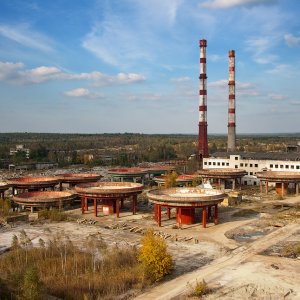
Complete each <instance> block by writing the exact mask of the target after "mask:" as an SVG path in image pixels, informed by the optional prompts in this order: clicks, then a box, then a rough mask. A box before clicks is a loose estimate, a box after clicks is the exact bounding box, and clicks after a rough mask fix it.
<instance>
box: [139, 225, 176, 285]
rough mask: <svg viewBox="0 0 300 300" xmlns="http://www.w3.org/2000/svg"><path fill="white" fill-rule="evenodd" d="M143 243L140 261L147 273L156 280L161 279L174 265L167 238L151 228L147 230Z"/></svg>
mask: <svg viewBox="0 0 300 300" xmlns="http://www.w3.org/2000/svg"><path fill="white" fill-rule="evenodd" d="M141 244H142V248H141V252H140V255H139V261H140V262H142V264H143V266H144V269H145V271H146V275H147V276H148V277H150V278H151V279H153V280H155V281H159V280H161V279H162V278H163V276H164V275H167V274H169V273H170V272H171V270H172V269H173V266H174V265H173V261H172V256H171V254H170V253H169V252H168V251H167V244H166V242H165V240H164V239H163V238H162V237H160V236H155V235H154V232H153V229H150V230H148V231H146V232H145V235H144V237H143V238H142V241H141Z"/></svg>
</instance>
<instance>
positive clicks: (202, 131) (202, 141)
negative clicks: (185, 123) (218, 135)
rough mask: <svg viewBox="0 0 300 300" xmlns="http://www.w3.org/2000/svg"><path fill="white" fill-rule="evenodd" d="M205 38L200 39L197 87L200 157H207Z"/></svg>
mask: <svg viewBox="0 0 300 300" xmlns="http://www.w3.org/2000/svg"><path fill="white" fill-rule="evenodd" d="M206 46H207V44H206V40H201V41H200V76H199V80H200V87H199V147H198V154H199V155H200V158H204V157H208V146H207V93H206V79H207V77H206Z"/></svg>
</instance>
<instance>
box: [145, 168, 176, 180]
mask: <svg viewBox="0 0 300 300" xmlns="http://www.w3.org/2000/svg"><path fill="white" fill-rule="evenodd" d="M141 169H145V170H147V172H148V174H149V176H150V175H153V177H155V176H160V175H164V174H166V173H167V172H171V171H175V167H173V166H147V167H141Z"/></svg>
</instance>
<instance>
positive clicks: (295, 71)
mask: <svg viewBox="0 0 300 300" xmlns="http://www.w3.org/2000/svg"><path fill="white" fill-rule="evenodd" d="M266 73H269V74H280V75H283V76H284V77H294V76H299V75H300V71H299V67H298V66H296V65H295V66H292V65H289V64H281V65H279V64H278V65H276V66H275V68H274V69H271V70H267V71H266Z"/></svg>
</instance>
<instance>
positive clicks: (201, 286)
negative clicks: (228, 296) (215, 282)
mask: <svg viewBox="0 0 300 300" xmlns="http://www.w3.org/2000/svg"><path fill="white" fill-rule="evenodd" d="M208 290H209V289H208V286H207V283H206V282H205V280H204V279H203V280H202V282H200V283H199V282H198V280H197V279H196V286H195V295H196V296H197V297H202V296H203V295H205V294H207V293H208Z"/></svg>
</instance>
